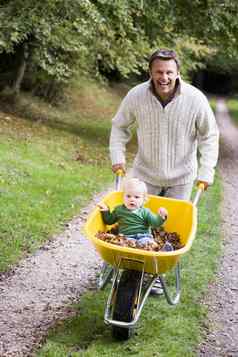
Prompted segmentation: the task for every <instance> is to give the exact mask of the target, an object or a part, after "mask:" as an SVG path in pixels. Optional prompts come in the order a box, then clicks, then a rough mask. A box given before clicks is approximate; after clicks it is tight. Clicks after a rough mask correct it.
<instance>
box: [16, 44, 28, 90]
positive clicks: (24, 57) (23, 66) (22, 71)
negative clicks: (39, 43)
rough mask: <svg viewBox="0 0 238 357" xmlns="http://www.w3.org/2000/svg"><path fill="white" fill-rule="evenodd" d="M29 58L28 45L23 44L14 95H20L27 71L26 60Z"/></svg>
mask: <svg viewBox="0 0 238 357" xmlns="http://www.w3.org/2000/svg"><path fill="white" fill-rule="evenodd" d="M27 58H28V45H27V43H23V45H22V46H21V48H20V51H19V65H18V68H17V71H16V77H15V80H14V82H13V85H12V92H13V94H14V95H17V94H19V92H20V89H21V84H22V80H23V78H24V74H25V70H26V60H27Z"/></svg>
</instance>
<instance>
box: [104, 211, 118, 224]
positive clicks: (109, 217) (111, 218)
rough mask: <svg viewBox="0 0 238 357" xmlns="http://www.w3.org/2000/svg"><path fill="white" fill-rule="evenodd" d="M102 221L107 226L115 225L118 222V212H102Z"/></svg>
mask: <svg viewBox="0 0 238 357" xmlns="http://www.w3.org/2000/svg"><path fill="white" fill-rule="evenodd" d="M101 213H102V219H103V222H104V223H106V224H114V223H116V222H117V214H116V210H113V211H112V212H110V211H109V210H108V211H102V212H101Z"/></svg>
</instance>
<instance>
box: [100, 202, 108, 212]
mask: <svg viewBox="0 0 238 357" xmlns="http://www.w3.org/2000/svg"><path fill="white" fill-rule="evenodd" d="M97 206H98V208H99V209H100V211H109V208H108V206H107V205H106V204H105V203H103V202H101V203H98V205H97Z"/></svg>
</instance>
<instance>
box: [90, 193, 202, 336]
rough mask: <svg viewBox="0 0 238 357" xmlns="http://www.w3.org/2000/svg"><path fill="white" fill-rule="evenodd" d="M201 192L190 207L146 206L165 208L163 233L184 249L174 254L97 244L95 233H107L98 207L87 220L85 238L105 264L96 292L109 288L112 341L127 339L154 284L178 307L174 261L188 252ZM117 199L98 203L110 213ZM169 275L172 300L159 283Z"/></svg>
mask: <svg viewBox="0 0 238 357" xmlns="http://www.w3.org/2000/svg"><path fill="white" fill-rule="evenodd" d="M203 190H204V189H203V187H199V188H198V190H197V193H196V196H195V199H194V201H193V202H189V201H183V200H177V199H172V198H164V197H159V196H154V195H149V199H148V201H147V202H146V205H145V206H147V207H149V208H150V209H151V210H152V211H153V212H157V210H158V207H161V206H163V207H165V208H166V209H167V210H168V212H169V216H168V220H167V221H166V223H165V225H164V228H165V230H166V231H167V232H176V233H178V234H179V236H180V240H181V243H182V245H183V247H182V248H181V249H178V250H174V251H169V252H165V251H158V252H154V251H145V250H142V249H135V248H129V247H121V246H117V245H114V244H111V243H107V242H104V241H102V240H100V239H98V238H97V237H96V234H97V233H98V231H108V230H110V229H111V228H112V227H111V226H107V225H105V224H104V223H103V220H102V217H101V212H100V211H99V209H98V208H97V207H96V208H95V209H94V210H93V211H92V212H91V214H90V215H89V217H88V219H87V222H86V225H85V232H86V235H87V237H88V238H89V239H90V240H91V242H92V243H93V245H94V247H95V248H96V250H97V252H98V253H99V255H100V256H101V258H102V259H103V261H104V262H105V263H104V265H103V268H102V271H101V274H100V277H99V288H100V289H102V288H104V287H105V285H106V284H108V283H109V282H110V283H111V282H112V286H111V291H110V293H109V297H108V301H107V304H106V308H105V314H104V321H105V323H107V324H110V325H111V326H112V334H113V336H114V337H115V338H116V339H121V340H124V339H128V338H129V337H130V336H131V333H132V332H133V330H134V327H135V324H136V323H137V322H138V320H139V317H140V315H141V312H142V308H143V306H144V303H145V301H146V298H147V297H148V295H149V293H150V291H151V289H152V287H153V285H154V284H155V282H156V280H158V279H159V281H160V283H161V287H162V290H163V293H164V296H165V298H166V300H167V302H168V303H169V304H170V305H175V304H177V303H178V302H179V299H180V270H179V260H180V257H181V256H182V255H183V254H185V253H187V252H188V251H189V249H190V248H191V246H192V243H193V240H194V238H195V235H196V229H197V207H196V206H197V203H198V201H199V198H200V196H201V194H202V192H203ZM122 199H123V194H122V192H120V191H114V192H111V193H109V194H107V195H106V196H105V197H104V198H103V200H102V202H104V203H105V204H107V205H108V206H109V207H110V209H111V210H112V209H113V207H115V206H116V205H118V204H121V203H122ZM170 270H172V271H173V272H175V279H174V289H173V290H174V291H173V294H171V293H170V289H168V287H167V283H166V279H164V275H165V274H166V273H167V272H169V271H170ZM112 275H113V277H112ZM172 295H173V296H172Z"/></svg>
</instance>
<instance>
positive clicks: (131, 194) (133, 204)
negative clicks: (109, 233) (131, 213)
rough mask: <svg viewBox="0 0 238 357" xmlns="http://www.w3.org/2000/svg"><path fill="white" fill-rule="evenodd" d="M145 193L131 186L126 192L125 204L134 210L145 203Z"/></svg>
mask: <svg viewBox="0 0 238 357" xmlns="http://www.w3.org/2000/svg"><path fill="white" fill-rule="evenodd" d="M144 199H145V194H144V192H141V190H139V189H137V188H130V189H128V190H126V191H125V192H124V204H125V206H126V208H127V209H129V210H134V209H137V208H140V207H141V206H143V204H144Z"/></svg>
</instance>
